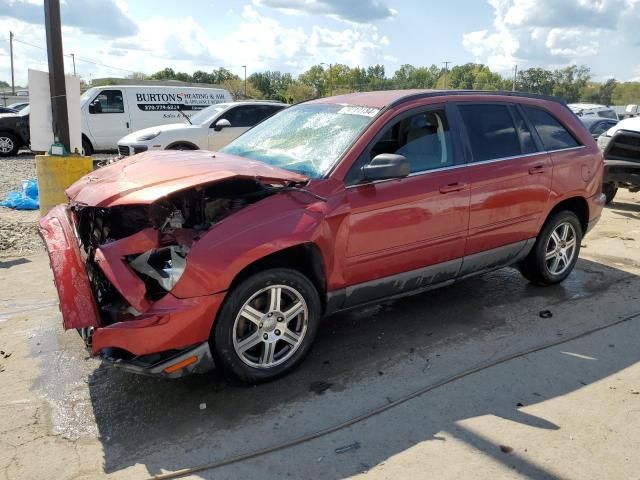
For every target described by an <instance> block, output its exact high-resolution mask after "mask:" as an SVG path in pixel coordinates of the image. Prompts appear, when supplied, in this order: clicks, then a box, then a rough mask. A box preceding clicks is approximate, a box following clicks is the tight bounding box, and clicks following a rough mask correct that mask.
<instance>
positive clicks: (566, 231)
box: [545, 222, 577, 275]
mask: <svg viewBox="0 0 640 480" xmlns="http://www.w3.org/2000/svg"><path fill="white" fill-rule="evenodd" d="M576 240H577V234H576V229H575V228H574V226H573V225H572V224H571V223H570V222H562V223H561V224H559V225H558V226H557V227H556V228H555V229H554V230H553V232H551V235H550V236H549V239H548V240H547V248H546V249H545V252H546V253H545V265H546V267H547V270H548V271H549V273H550V274H551V275H561V274H562V273H564V272H565V271H566V270H567V268H569V266H570V265H571V263H572V262H573V259H574V256H575V254H576V246H577V244H576Z"/></svg>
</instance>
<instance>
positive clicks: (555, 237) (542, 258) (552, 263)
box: [518, 210, 582, 285]
mask: <svg viewBox="0 0 640 480" xmlns="http://www.w3.org/2000/svg"><path fill="white" fill-rule="evenodd" d="M581 242H582V226H581V224H580V220H578V217H577V216H576V214H575V213H573V212H570V211H568V210H565V211H562V212H558V213H556V214H554V215H553V216H551V217H550V218H549V219H548V220H547V222H546V223H545V225H544V227H542V231H541V232H540V235H538V238H537V240H536V243H535V245H534V246H533V250H531V252H530V253H529V255H528V256H527V258H525V259H524V260H523V261H522V262H521V263H520V264H519V265H518V268H519V270H520V273H522V275H524V277H525V278H526V279H527V280H529V281H530V282H531V283H534V284H536V285H554V284H556V283H560V282H562V281H563V280H564V279H565V278H567V277H568V276H569V274H570V273H571V271H572V270H573V267H574V266H575V264H576V262H577V261H578V255H579V254H580V243H581Z"/></svg>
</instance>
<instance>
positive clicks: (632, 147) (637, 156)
mask: <svg viewBox="0 0 640 480" xmlns="http://www.w3.org/2000/svg"><path fill="white" fill-rule="evenodd" d="M608 147H609V148H608V151H607V152H606V154H605V158H607V160H626V161H629V162H639V163H640V133H637V132H631V131H628V130H621V131H619V132H618V133H616V134H615V136H614V137H613V138H612V139H611V142H610V143H609V146H608Z"/></svg>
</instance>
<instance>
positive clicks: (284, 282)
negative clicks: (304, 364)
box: [210, 268, 321, 384]
mask: <svg viewBox="0 0 640 480" xmlns="http://www.w3.org/2000/svg"><path fill="white" fill-rule="evenodd" d="M320 315H321V309H320V297H319V295H318V291H317V290H316V288H315V287H314V286H313V284H312V283H311V281H309V279H308V278H307V277H305V276H304V275H302V274H301V273H299V272H297V271H295V270H291V269H286V268H276V269H271V270H265V271H263V272H259V273H257V274H255V275H253V276H251V277H249V278H248V279H246V280H245V281H243V282H242V283H241V284H240V285H238V286H237V287H236V288H235V289H233V291H232V292H231V293H230V294H229V295H228V297H227V298H226V300H225V302H224V305H223V306H222V309H221V310H220V313H219V314H218V318H217V319H216V323H215V327H214V329H213V336H212V338H211V340H210V344H211V350H212V352H213V355H214V359H215V363H216V365H218V366H220V367H222V369H223V371H224V372H225V373H226V374H228V375H231V376H233V377H235V378H236V379H239V380H240V381H242V382H243V383H248V384H257V383H262V382H267V381H269V380H273V379H275V378H278V377H280V376H282V375H284V374H285V373H287V372H289V371H291V370H292V369H293V368H294V367H296V366H297V365H298V364H300V362H301V361H302V359H303V358H304V357H305V356H306V355H307V353H308V352H309V350H310V348H311V344H312V343H313V339H314V337H315V335H316V331H317V329H318V323H319V320H320Z"/></svg>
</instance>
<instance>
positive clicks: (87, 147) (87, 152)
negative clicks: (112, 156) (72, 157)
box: [82, 138, 93, 157]
mask: <svg viewBox="0 0 640 480" xmlns="http://www.w3.org/2000/svg"><path fill="white" fill-rule="evenodd" d="M82 154H83V155H84V156H85V157H90V156H91V155H93V147H92V146H91V142H90V141H89V140H87V139H86V138H83V139H82Z"/></svg>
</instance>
